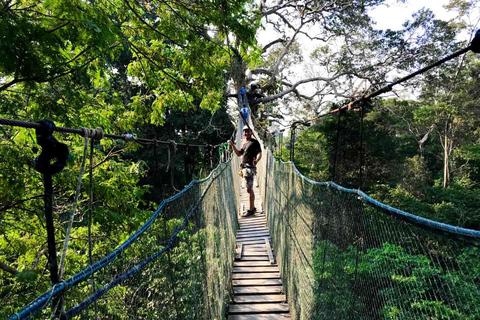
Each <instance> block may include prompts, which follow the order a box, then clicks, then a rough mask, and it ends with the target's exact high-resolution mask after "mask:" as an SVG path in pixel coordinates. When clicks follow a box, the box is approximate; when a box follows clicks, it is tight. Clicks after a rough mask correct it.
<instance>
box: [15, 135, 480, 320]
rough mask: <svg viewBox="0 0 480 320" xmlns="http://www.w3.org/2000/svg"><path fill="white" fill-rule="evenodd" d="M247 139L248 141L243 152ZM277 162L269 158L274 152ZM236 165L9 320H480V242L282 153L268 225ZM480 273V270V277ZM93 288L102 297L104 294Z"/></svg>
mask: <svg viewBox="0 0 480 320" xmlns="http://www.w3.org/2000/svg"><path fill="white" fill-rule="evenodd" d="M239 140H240V138H239V137H237V141H239ZM267 152H269V151H267ZM238 166H239V162H238V159H237V157H233V158H232V157H225V158H224V159H223V161H222V162H221V163H220V164H219V165H218V166H217V167H216V168H215V169H214V170H213V171H212V172H211V174H210V175H209V176H208V177H207V178H205V179H203V180H200V181H192V182H191V183H190V184H189V185H188V186H186V187H185V188H184V189H183V190H182V191H181V192H179V193H177V194H176V195H174V196H173V197H171V198H169V199H167V200H164V201H163V202H162V203H161V204H160V206H159V207H158V209H157V211H155V212H154V213H153V215H152V216H151V218H150V219H149V220H148V221H147V222H146V223H145V224H144V225H143V226H142V227H141V228H140V229H139V230H138V231H137V232H136V233H135V234H133V235H132V236H130V238H128V239H127V240H126V241H125V242H124V243H123V244H121V245H120V246H118V247H117V248H116V249H115V250H113V251H112V252H111V253H110V254H109V255H107V256H106V257H104V258H103V259H101V260H99V261H97V262H96V263H94V264H93V265H91V266H88V267H86V268H85V269H84V270H83V271H81V272H79V273H77V274H75V275H73V276H72V277H70V278H69V279H66V280H64V281H61V282H59V283H57V284H56V285H54V286H53V287H52V288H51V289H50V290H49V291H47V292H45V293H44V294H43V295H42V296H40V297H38V298H37V299H36V300H34V301H33V302H32V303H30V304H29V305H28V306H26V307H25V308H23V309H22V310H20V311H19V312H18V313H17V314H15V315H12V316H11V317H10V318H9V319H28V318H45V317H49V316H50V314H51V313H52V312H53V311H54V309H55V307H56V306H55V305H54V304H53V302H54V301H58V299H55V298H56V297H58V296H62V297H63V300H64V306H65V315H66V317H68V318H73V317H78V318H81V319H92V318H96V317H97V318H101V319H132V318H138V319H223V318H225V317H228V319H236V320H241V319H290V318H291V319H345V318H352V319H353V318H355V319H453V318H455V319H475V318H477V317H478V316H479V315H480V307H478V299H479V297H480V289H479V286H478V285H479V281H480V274H479V273H478V261H479V260H478V258H479V256H480V254H479V252H478V244H479V241H480V231H475V230H468V229H463V228H459V227H454V226H450V225H446V224H443V223H439V222H435V221H432V220H428V219H425V218H422V217H418V216H415V215H413V214H410V213H406V212H403V211H401V210H398V209H395V208H392V207H389V206H387V205H384V204H382V203H379V202H377V201H376V200H374V199H372V198H370V197H369V196H367V195H366V194H364V193H363V192H361V191H360V190H351V189H345V188H343V187H341V186H339V185H337V184H335V183H333V182H316V181H312V180H310V179H308V178H307V177H305V176H303V175H302V174H301V173H300V172H299V171H298V170H297V169H296V167H295V165H294V164H293V163H291V162H282V161H281V160H276V159H275V158H274V157H273V156H272V154H271V152H269V154H268V156H266V157H265V160H263V161H261V163H259V165H258V175H257V187H256V188H255V190H256V193H257V204H256V206H257V207H258V208H263V209H262V210H258V211H259V212H258V213H257V214H256V215H255V216H253V217H248V218H241V217H240V216H239V212H241V211H242V209H243V208H242V207H243V206H245V201H247V199H246V197H245V195H246V193H245V191H244V189H243V191H242V186H241V182H240V178H239V177H238V174H237V171H238ZM475 266H477V267H475ZM91 277H95V280H96V286H97V288H99V289H98V290H97V291H95V292H94V293H93V294H88V292H90V291H91V283H90V281H88V280H89V279H90V278H91Z"/></svg>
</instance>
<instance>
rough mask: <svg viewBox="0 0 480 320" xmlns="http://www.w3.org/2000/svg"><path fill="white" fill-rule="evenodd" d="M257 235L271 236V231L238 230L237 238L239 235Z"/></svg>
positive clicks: (243, 236) (242, 236)
mask: <svg viewBox="0 0 480 320" xmlns="http://www.w3.org/2000/svg"><path fill="white" fill-rule="evenodd" d="M256 236H263V237H269V236H270V232H269V231H268V230H248V231H245V232H237V239H238V238H239V237H240V238H246V237H256Z"/></svg>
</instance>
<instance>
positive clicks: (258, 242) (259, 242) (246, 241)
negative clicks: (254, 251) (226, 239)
mask: <svg viewBox="0 0 480 320" xmlns="http://www.w3.org/2000/svg"><path fill="white" fill-rule="evenodd" d="M237 243H243V244H263V243H265V240H263V239H262V238H258V239H255V240H248V239H240V240H237Z"/></svg>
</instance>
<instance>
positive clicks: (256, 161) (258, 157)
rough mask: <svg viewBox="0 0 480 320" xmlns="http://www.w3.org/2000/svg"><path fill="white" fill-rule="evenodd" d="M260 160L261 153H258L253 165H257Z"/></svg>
mask: <svg viewBox="0 0 480 320" xmlns="http://www.w3.org/2000/svg"><path fill="white" fill-rule="evenodd" d="M260 159H262V152H259V153H258V154H257V157H256V158H255V160H253V164H254V165H257V163H259V162H260Z"/></svg>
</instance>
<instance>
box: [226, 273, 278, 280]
mask: <svg viewBox="0 0 480 320" xmlns="http://www.w3.org/2000/svg"><path fill="white" fill-rule="evenodd" d="M233 279H234V280H239V279H280V273H276V272H267V273H234V274H233Z"/></svg>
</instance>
